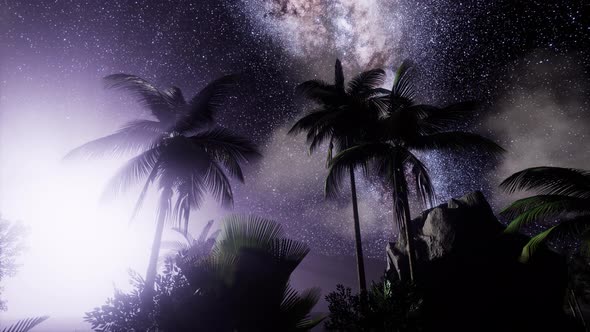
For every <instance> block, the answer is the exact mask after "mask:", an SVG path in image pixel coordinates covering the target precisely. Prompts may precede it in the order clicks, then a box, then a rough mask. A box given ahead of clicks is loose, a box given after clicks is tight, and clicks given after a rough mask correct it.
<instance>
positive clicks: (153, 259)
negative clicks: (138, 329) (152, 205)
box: [141, 188, 172, 314]
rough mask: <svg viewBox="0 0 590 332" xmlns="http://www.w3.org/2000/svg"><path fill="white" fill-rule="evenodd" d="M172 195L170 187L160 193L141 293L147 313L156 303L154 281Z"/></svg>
mask: <svg viewBox="0 0 590 332" xmlns="http://www.w3.org/2000/svg"><path fill="white" fill-rule="evenodd" d="M171 197H172V190H171V189H170V188H164V189H162V193H161V194H160V207H159V210H158V223H157V225H156V232H155V234H154V240H153V242H152V251H151V254H150V261H149V264H148V268H147V272H146V274H145V285H144V289H143V291H142V294H141V300H142V309H143V310H144V312H145V313H146V314H147V313H149V312H150V311H151V309H153V305H154V301H153V299H154V283H155V281H156V274H157V272H158V258H159V256H160V244H161V243H162V234H163V232H164V224H165V223H166V216H167V214H168V212H169V210H170V198H171Z"/></svg>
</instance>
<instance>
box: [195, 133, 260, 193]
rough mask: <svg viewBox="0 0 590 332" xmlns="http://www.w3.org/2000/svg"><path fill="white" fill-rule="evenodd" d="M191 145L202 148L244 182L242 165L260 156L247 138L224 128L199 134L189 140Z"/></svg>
mask: <svg viewBox="0 0 590 332" xmlns="http://www.w3.org/2000/svg"><path fill="white" fill-rule="evenodd" d="M188 139H189V140H190V142H191V144H194V145H196V146H202V147H203V149H205V150H206V151H207V153H208V154H209V155H210V156H211V158H212V160H214V161H217V162H219V163H220V164H221V165H223V166H224V167H225V168H226V169H227V170H228V171H229V173H230V175H231V176H233V177H236V178H237V179H238V180H240V181H242V182H243V181H244V177H243V175H242V169H241V167H240V163H244V162H248V161H251V160H253V159H255V158H257V157H259V156H260V152H258V148H257V147H256V145H255V144H254V143H252V141H250V140H248V139H246V138H245V137H242V136H239V135H235V134H233V133H232V132H230V131H229V130H227V129H225V128H222V127H215V128H213V129H210V130H207V131H203V132H200V133H197V134H195V135H193V136H191V137H189V138H188Z"/></svg>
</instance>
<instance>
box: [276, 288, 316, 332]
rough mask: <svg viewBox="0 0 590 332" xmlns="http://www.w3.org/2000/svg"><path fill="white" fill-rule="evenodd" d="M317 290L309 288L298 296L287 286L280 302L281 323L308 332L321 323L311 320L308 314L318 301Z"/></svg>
mask: <svg viewBox="0 0 590 332" xmlns="http://www.w3.org/2000/svg"><path fill="white" fill-rule="evenodd" d="M320 294H321V291H320V289H319V288H311V289H307V290H305V291H303V292H302V293H301V294H299V293H298V292H297V291H296V290H294V289H293V288H291V287H289V286H287V287H286V288H285V291H284V294H283V300H282V302H281V307H280V311H281V319H280V321H281V323H283V324H284V325H285V326H296V327H297V328H298V330H301V331H308V330H309V329H311V328H313V327H314V326H316V325H317V324H319V323H320V322H321V319H320V320H317V319H311V318H310V317H309V312H310V311H311V310H312V309H313V307H314V306H315V305H316V304H317V302H318V301H319V299H320Z"/></svg>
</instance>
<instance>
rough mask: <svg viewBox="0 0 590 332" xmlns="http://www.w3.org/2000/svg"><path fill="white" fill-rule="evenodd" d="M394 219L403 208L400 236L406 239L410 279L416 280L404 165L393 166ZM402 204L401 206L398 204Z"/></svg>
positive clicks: (400, 217) (400, 218)
mask: <svg viewBox="0 0 590 332" xmlns="http://www.w3.org/2000/svg"><path fill="white" fill-rule="evenodd" d="M393 167H394V168H393V169H392V173H393V179H392V180H393V183H392V185H393V188H394V189H393V190H394V194H393V219H394V220H395V218H396V215H397V214H398V213H399V212H402V211H400V209H399V208H401V210H403V212H402V215H401V216H398V218H399V220H400V221H401V223H400V224H401V229H400V236H403V237H404V238H405V240H406V251H407V255H408V272H409V273H410V281H412V282H414V281H415V278H416V270H415V268H416V262H415V259H414V243H413V239H412V236H411V234H410V233H411V230H410V222H411V221H412V218H411V216H410V205H409V203H408V182H407V181H406V175H405V173H404V169H403V165H402V166H401V167H396V166H395V165H394V166H393ZM396 200H397V201H396ZM398 204H401V206H398Z"/></svg>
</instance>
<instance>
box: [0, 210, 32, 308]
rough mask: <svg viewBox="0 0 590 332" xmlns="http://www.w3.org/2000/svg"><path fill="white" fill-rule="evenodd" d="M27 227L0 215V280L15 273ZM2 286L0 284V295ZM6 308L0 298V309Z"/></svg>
mask: <svg viewBox="0 0 590 332" xmlns="http://www.w3.org/2000/svg"><path fill="white" fill-rule="evenodd" d="M26 233H27V229H26V228H25V227H24V226H23V225H22V224H20V223H18V222H10V221H8V220H6V219H2V217H1V216H0V281H3V280H4V279H5V278H6V277H12V276H14V275H15V274H16V270H17V267H18V266H17V263H16V259H17V258H18V256H19V255H20V254H21V253H22V251H23V249H24V237H25V235H26ZM2 290H3V288H2V287H1V286H0V295H2ZM4 310H6V303H5V302H4V301H2V299H1V298H0V311H4Z"/></svg>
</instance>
